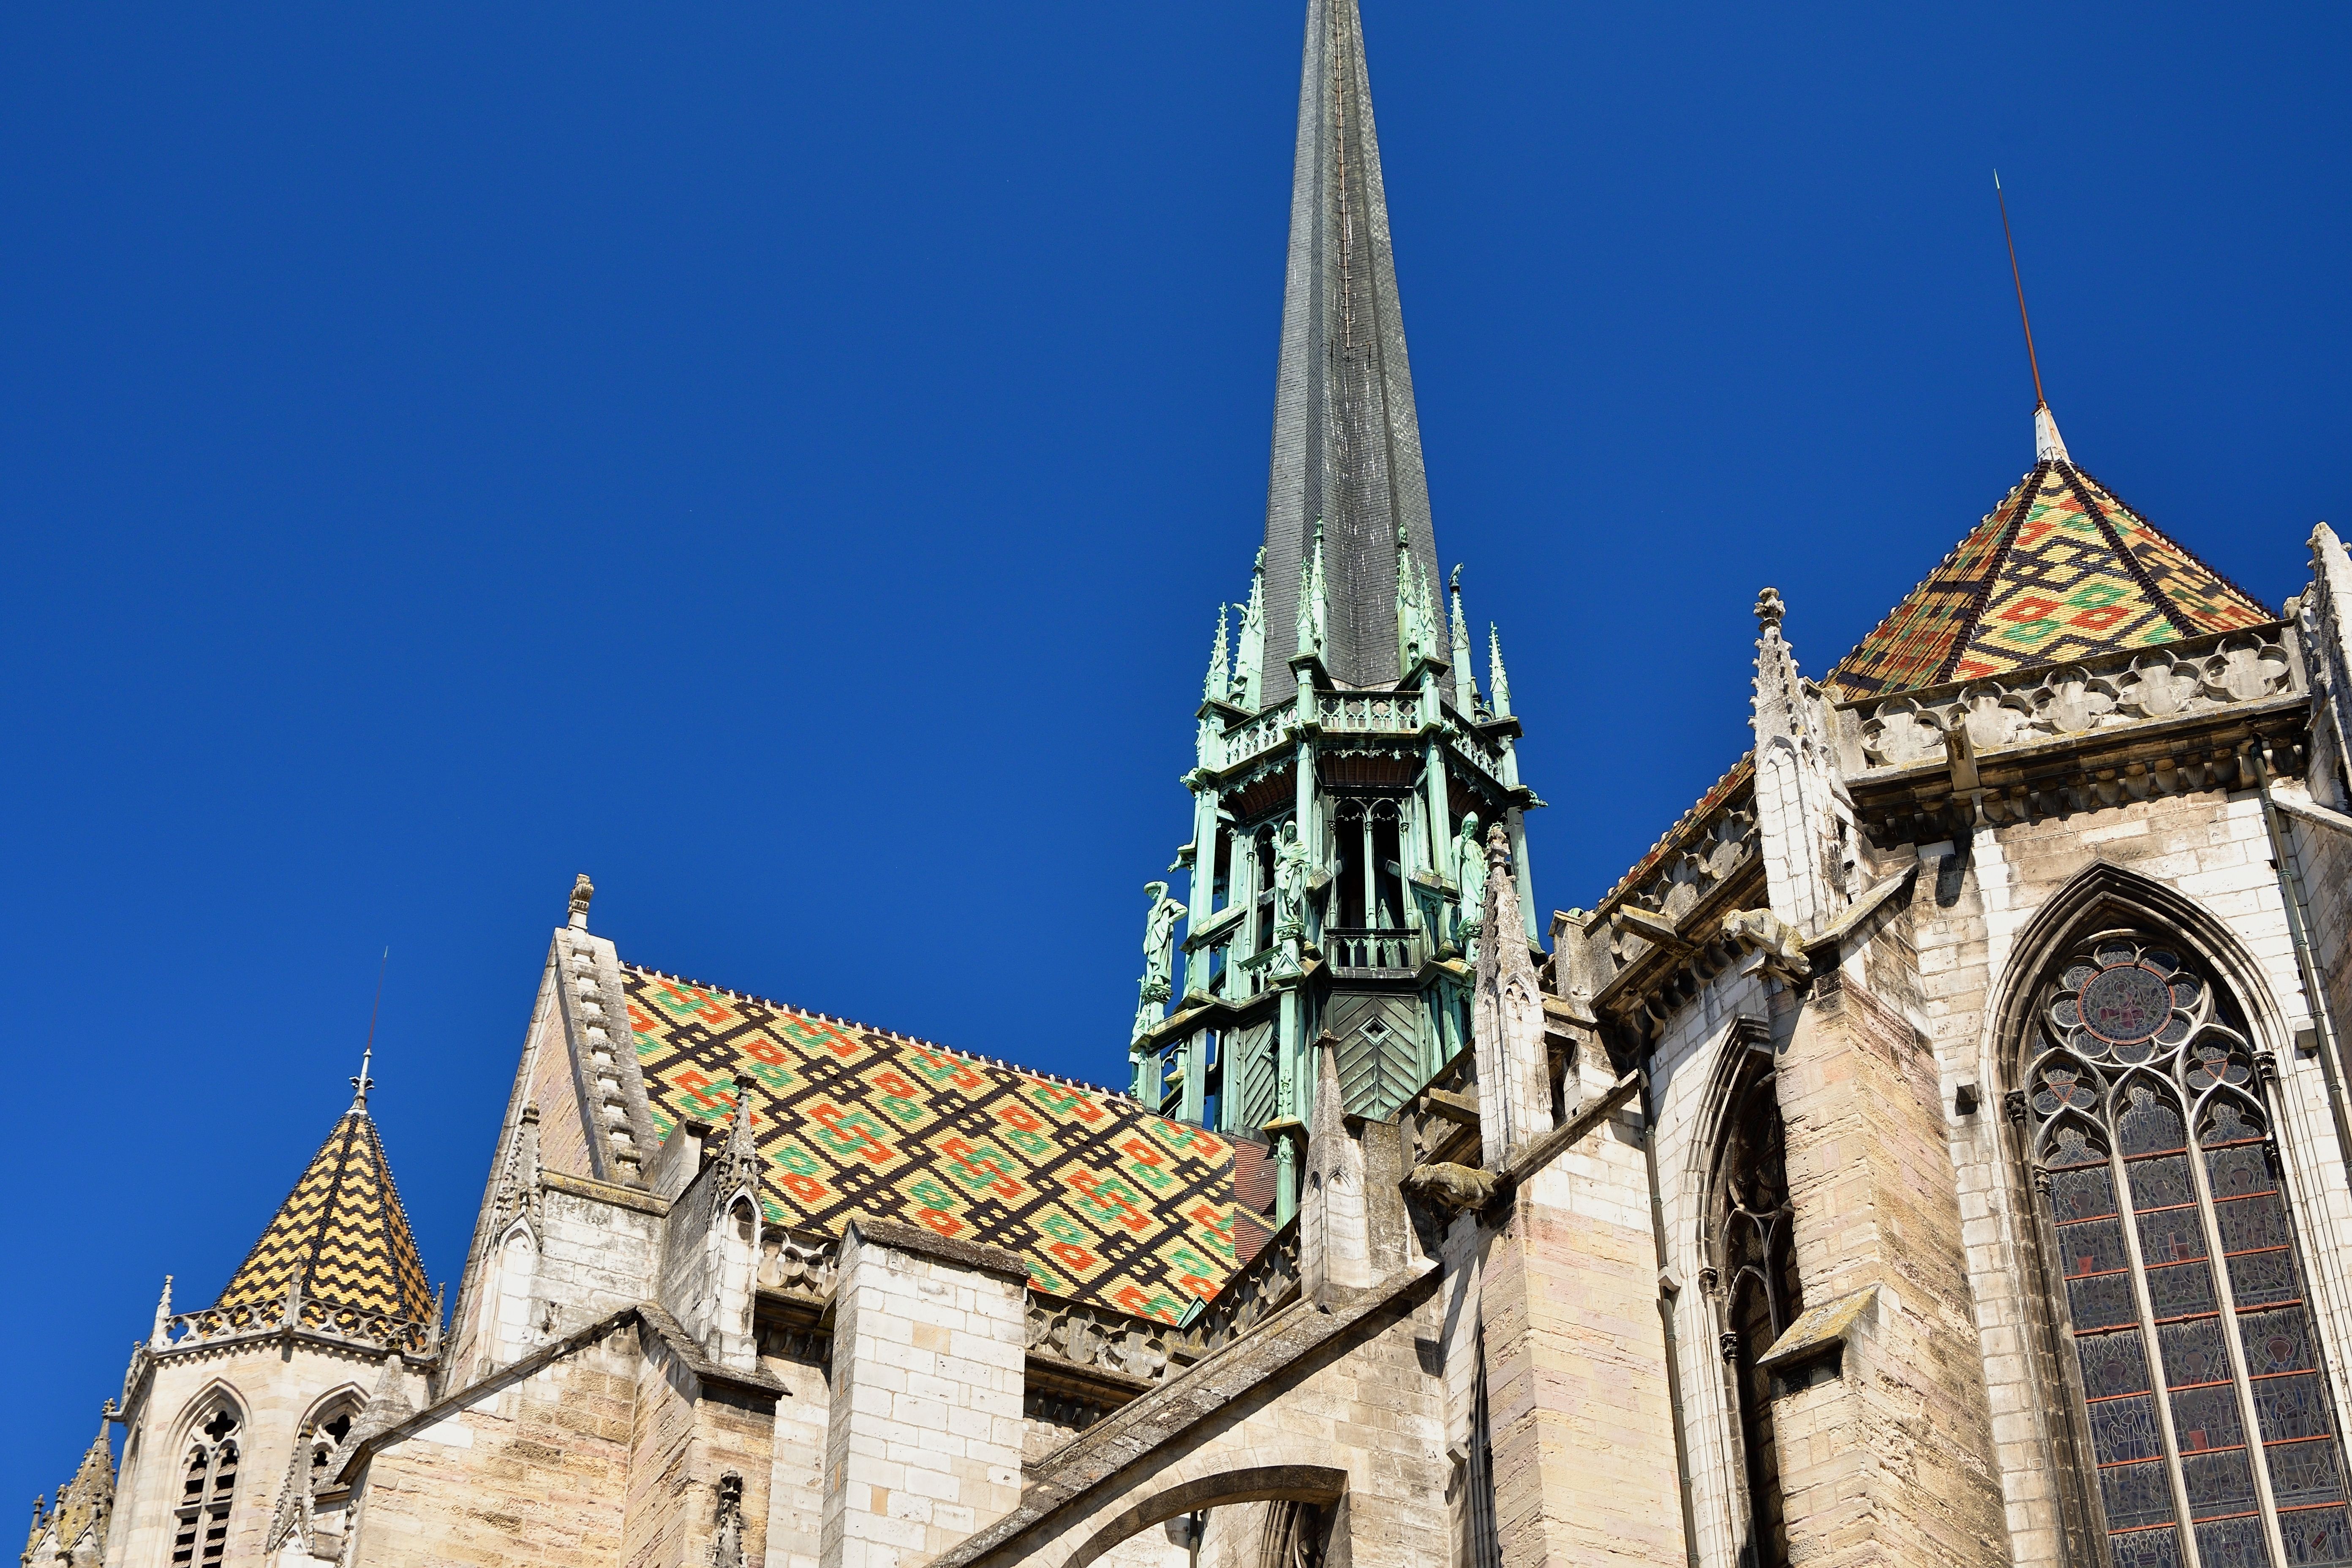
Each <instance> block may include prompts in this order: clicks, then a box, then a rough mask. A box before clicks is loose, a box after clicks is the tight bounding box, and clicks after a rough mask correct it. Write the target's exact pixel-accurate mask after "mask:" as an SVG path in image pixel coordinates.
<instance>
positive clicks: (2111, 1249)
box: [2025, 932, 2352, 1568]
mask: <svg viewBox="0 0 2352 1568" xmlns="http://www.w3.org/2000/svg"><path fill="white" fill-rule="evenodd" d="M2235 1020H2236V1015H2235V1012H2234V1009H2233V1007H2232V1006H2231V1002H2230V999H2229V998H2228V997H2227V996H2226V995H2225V994H2222V993H2221V990H2220V988H2219V987H2218V986H2216V985H2215V984H2213V982H2212V980H2211V978H2210V976H2207V975H2205V974H2202V973H2199V971H2198V970H2197V968H2196V967H2195V966H2194V965H2192V964H2190V963H2189V962H2187V961H2186V960H2185V959H2183V958H2182V957H2181V956H2180V954H2179V952H2178V950H2176V949H2175V948H2173V947H2171V946H2168V945H2167V944H2166V943H2165V942H2162V941H2161V940H2158V939H2155V938H2149V937H2146V936H2143V935H2140V934H2138V933H2135V932H2111V933H2108V934H2105V935H2103V936H2100V937H2098V938H2096V939H2095V940H2094V941H2092V942H2089V943H2087V944H2086V945H2084V947H2083V948H2081V949H2080V950H2079V951H2078V952H2075V953H2074V955H2073V956H2072V957H2070V958H2069V959H2067V960H2066V961H2065V963H2063V965H2062V966H2061V967H2060V969H2059V972H2058V973H2057V974H2056V975H2055V976H2054V977H2053V979H2052V980H2050V981H2049V982H2048V983H2046V984H2045V985H2044V986H2043V989H2042V994H2041V995H2040V997H2039V998H2038V1000H2037V1006H2036V1010H2035V1013H2034V1019H2033V1024H2032V1036H2031V1037H2030V1040H2029V1044H2028V1048H2027V1056H2028V1060H2029V1066H2028V1068H2027V1081H2026V1090H2025V1092H2026V1100H2027V1105H2028V1118H2029V1125H2030V1126H2031V1129H2032V1151H2033V1160H2034V1185H2035V1187H2036V1188H2037V1189H2038V1190H2039V1192H2040V1194H2041V1202H2042V1207H2043V1210H2044V1217H2045V1218H2046V1219H2047V1221H2048V1222H2049V1226H2050V1230H2049V1235H2050V1237H2052V1238H2053V1240H2054V1242H2055V1246H2054V1247H2053V1248H2052V1259H2053V1269H2052V1271H2053V1274H2054V1275H2055V1276H2056V1277H2057V1279H2058V1280H2059V1281H2060V1282H2062V1283H2063V1295H2064V1299H2065V1321H2067V1323H2068V1324H2069V1327H2070V1331H2071V1333H2072V1336H2073V1346H2074V1358H2075V1364H2076V1366H2077V1367H2078V1368H2079V1369H2080V1373H2081V1381H2082V1395H2083V1412H2084V1418H2085V1421H2086V1425H2087V1428H2088V1432H2089V1436H2090V1447H2091V1458H2092V1461H2093V1463H2094V1465H2095V1467H2096V1471H2097V1477H2098V1486H2097V1491H2098V1496H2099V1500H2100V1504H2101V1507H2102V1508H2103V1509H2104V1510H2105V1520H2106V1529H2107V1532H2108V1540H2109V1542H2110V1547H2111V1552H2112V1554H2113V1557H2114V1561H2115V1563H2116V1568H2173V1565H2174V1564H2186V1563H2192V1562H2193V1563H2201V1564H2202V1568H2255V1565H2265V1568H2268V1565H2280V1564H2284V1565H2292V1568H2306V1565H2317V1564H2327V1563H2352V1516H2347V1509H2346V1495H2345V1486H2344V1458H2343V1448H2342V1444H2341V1439H2340V1438H2339V1436H2338V1435H2337V1434H2338V1427H2337V1426H2336V1412H2335V1409H2334V1405H2333V1402H2332V1401H2331V1399H2330V1398H2329V1396H2328V1392H2327V1384H2326V1378H2325V1376H2324V1375H2323V1373H2321V1371H2320V1367H2319V1361H2318V1357H2317V1353H2316V1352H2317V1347H2318V1336H2317V1335H2316V1333H2315V1331H2314V1328H2313V1323H2312V1318H2311V1310H2310V1308H2309V1306H2308V1304H2307V1302H2306V1300H2305V1289H2304V1283H2303V1280H2304V1275H2303V1269H2302V1267H2301V1265H2300V1264H2299V1263H2298V1261H2297V1259H2296V1257H2295V1242H2294V1226H2293V1223H2292V1221H2291V1220H2290V1219H2289V1217H2288V1214H2287V1208H2286V1202H2285V1198H2284V1193H2283V1192H2282V1190H2281V1184H2280V1180H2279V1171H2280V1165H2279V1159H2278V1150H2277V1146H2276V1144H2275V1143H2274V1142H2273V1139H2272V1136H2271V1127H2272V1121H2271V1111H2270V1108H2269V1107H2268V1105H2267V1104H2266V1103H2265V1097H2264V1093H2263V1084H2262V1082H2261V1081H2260V1075H2259V1074H2258V1073H2257V1071H2256V1062H2255V1059H2254V1055H2253V1052H2252V1050H2251V1049H2250V1047H2248V1046H2247V1043H2246V1037H2245V1036H2244V1034H2243V1033H2242V1030H2241V1029H2239V1028H2238V1027H2237V1026H2235ZM2184 1522H2186V1523H2187V1525H2188V1526H2189V1540H2193V1542H2194V1546H2195V1556H2194V1558H2192V1557H2191V1556H2190V1555H2189V1550H2188V1546H2189V1541H2188V1540H2184V1538H2183V1535H2182V1531H2181V1526H2182V1524H2183V1523H2184Z"/></svg>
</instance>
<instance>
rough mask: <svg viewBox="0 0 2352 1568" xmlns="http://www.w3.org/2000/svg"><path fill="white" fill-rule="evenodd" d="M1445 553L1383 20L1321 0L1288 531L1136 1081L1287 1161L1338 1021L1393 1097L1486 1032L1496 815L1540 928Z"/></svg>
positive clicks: (1198, 803)
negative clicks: (1483, 948)
mask: <svg viewBox="0 0 2352 1568" xmlns="http://www.w3.org/2000/svg"><path fill="white" fill-rule="evenodd" d="M1437 581H1438V557H1437V543H1436V536H1435V533H1434V531H1433V529H1432V527H1431V523H1430V510H1429V486H1428V481H1427V479H1425V477H1424V476H1423V470H1422V458H1421V430H1420V426H1419V423H1418V421H1417V420H1416V419H1415V418H1414V416H1413V402H1412V372H1411V370H1410V369H1409V367H1408V365H1407V363H1406V360H1405V346H1404V323H1403V319H1402V315H1401V314H1400V312H1399V310H1398V305H1397V288H1396V268H1395V263H1394V259H1393V257H1392V255H1391V249H1390V244H1389V218H1388V204H1387V201H1386V199H1385V197H1384V195H1383V194H1382V190H1381V160H1380V143H1379V140H1378V138H1377V137H1376V135H1375V134H1374V132H1373V127H1372V106H1371V94H1370V83H1369V80H1368V79H1367V77H1366V74H1365V67H1364V43H1363V32H1362V23H1361V19H1360V16H1359V15H1358V12H1357V6H1356V0H1310V3H1309V5H1308V6H1307V48H1306V61H1305V66H1304V69H1303V70H1302V72H1301V79H1300V83H1299V94H1298V150H1297V163H1296V166H1295V173H1294V184H1293V187H1292V193H1291V208H1290V255H1289V266H1288V268H1287V273H1286V287H1285V295H1284V300H1283V310H1282V354H1281V363H1280V367H1279V370H1278V372H1277V374H1276V381H1275V410H1274V456H1273V463H1272V472H1271V475H1270V478H1269V479H1268V482H1267V485H1266V505H1265V543H1264V545H1263V547H1262V548H1261V549H1260V550H1259V551H1258V553H1257V561H1256V565H1255V570H1254V572H1253V573H1252V574H1251V579H1250V587H1249V597H1248V600H1247V602H1246V603H1244V604H1243V605H1238V606H1236V607H1238V608H1239V610H1240V612H1241V614H1240V620H1239V625H1238V627H1237V628H1234V627H1232V626H1230V616H1229V613H1228V610H1227V608H1226V607H1223V606H1221V607H1220V608H1219V610H1218V612H1217V616H1216V631H1215V640H1214V642H1213V645H1212V650H1211V654H1210V659H1209V673H1208V679H1207V682H1206V688H1205V690H1204V691H1203V693H1202V702H1201V707H1200V710H1199V721H1200V728H1199V742H1198V746H1199V750H1198V760H1197V763H1196V765H1195V766H1194V767H1193V769H1192V772H1190V773H1187V774H1185V776H1184V780H1183V782H1184V784H1185V785H1186V787H1187V788H1189V789H1190V790H1191V791H1192V801H1193V813H1192V824H1193V826H1192V842H1191V843H1189V844H1187V845H1186V846H1184V847H1183V848H1182V849H1181V850H1180V851H1179V852H1178V855H1177V866H1178V868H1182V869H1185V870H1187V871H1189V872H1190V873H1191V889H1190V895H1191V896H1190V898H1189V899H1188V900H1184V901H1182V902H1181V903H1180V902H1179V901H1178V900H1175V899H1173V898H1171V897H1170V896H1169V894H1168V889H1167V888H1166V886H1165V885H1164V884H1160V883H1154V884H1152V885H1151V887H1150V889H1149V896H1150V900H1151V912H1150V916H1149V923H1148V924H1147V926H1146V930H1145V938H1144V950H1145V966H1144V975H1143V984H1142V987H1141V994H1140V1000H1139V1005H1138V1008H1137V1013H1136V1019H1135V1026H1134V1030H1133V1034H1132V1037H1131V1045H1130V1047H1129V1055H1130V1058H1131V1063H1132V1068H1133V1073H1134V1080H1133V1092H1134V1094H1135V1096H1136V1098H1138V1099H1139V1100H1142V1101H1144V1102H1145V1103H1146V1104H1149V1105H1154V1106H1158V1107H1160V1108H1161V1109H1162V1110H1164V1111H1165V1112H1166V1113H1167V1114H1169V1115H1171V1116H1176V1117H1180V1118H1181V1119H1182V1120H1185V1121H1192V1122H1196V1123H1200V1124H1202V1125H1205V1126H1208V1127H1211V1128H1213V1129H1214V1130H1216V1131H1221V1132H1227V1133H1234V1134H1241V1135H1247V1136H1253V1137H1266V1138H1269V1139H1270V1140H1271V1141H1272V1143H1273V1151H1272V1152H1273V1153H1274V1155H1275V1157H1276V1160H1277V1162H1279V1163H1281V1164H1282V1165H1283V1166H1284V1167H1285V1171H1286V1176H1287V1173H1288V1172H1289V1171H1290V1170H1291V1169H1294V1168H1295V1166H1294V1163H1293V1162H1294V1160H1295V1156H1296V1154H1297V1147H1296V1145H1297V1140H1298V1135H1299V1134H1300V1133H1301V1131H1303V1127H1302V1124H1303V1123H1304V1122H1305V1121H1306V1120H1307V1114H1308V1112H1309V1110H1311V1109H1312V1107H1311V1104H1310V1101H1311V1100H1312V1097H1313V1095H1314V1084H1315V1074H1314V1072H1313V1070H1312V1068H1311V1067H1310V1065H1309V1064H1310V1059H1311V1058H1310V1057H1309V1047H1311V1046H1312V1045H1313V1043H1314V1042H1315V1041H1316V1040H1318V1039H1319V1038H1320V1037H1322V1036H1324V1035H1326V1034H1328V1035H1330V1036H1331V1037H1333V1039H1334V1040H1335V1041H1336V1042H1337V1044H1338V1056H1339V1068H1340V1077H1341V1087H1342V1091H1343V1092H1344V1093H1345V1095H1346V1097H1347V1100H1348V1109H1349V1110H1350V1111H1352V1112H1355V1113H1358V1114H1361V1115H1366V1116H1376V1117H1377V1116H1385V1115H1387V1114H1389V1113H1390V1112H1391V1111H1392V1110H1395V1108H1396V1107H1397V1106H1398V1105H1399V1104H1401V1103H1402V1101H1403V1100H1405V1099H1406V1098H1407V1097H1409V1096H1410V1095H1411V1094H1412V1093H1413V1091H1414V1090H1416V1089H1419V1088H1420V1087H1421V1085H1422V1084H1423V1083H1424V1082H1425V1081H1426V1080H1427V1079H1429V1077H1430V1076H1431V1075H1432V1074H1433V1072H1435V1071H1436V1070H1437V1069H1438V1068H1440V1067H1442V1066H1443V1065H1444V1063H1445V1062H1446V1061H1448V1060H1449V1059H1450V1058H1452V1057H1454V1055H1455V1054H1456V1053H1457V1052H1459V1051H1461V1050H1462V1049H1463V1048H1464V1047H1465V1045H1466V1044H1467V1039H1468V1024H1467V1004H1466V998H1467V995H1468V989H1469V983H1470V974H1471V971H1470V963H1471V961H1472V960H1473V959H1474V958H1475V952H1476V946H1477V943H1478V942H1481V941H1483V940H1486V934H1487V933H1484V932H1482V931H1479V929H1478V926H1479V913H1480V910H1481V909H1482V907H1483V893H1484V881H1485V875H1486V871H1485V865H1486V862H1485V858H1484V857H1483V855H1482V854H1481V853H1479V852H1478V849H1477V846H1479V845H1482V844H1483V842H1484V837H1485V833H1486V827H1487V826H1490V825H1492V824H1494V823H1496V822H1501V823H1502V824H1504V826H1506V827H1507V830H1508V832H1509V835H1510V840H1511V845H1512V849H1513V854H1514V858H1515V864H1516V867H1517V877H1518V879H1519V895H1520V897H1519V904H1520V907H1521V908H1522V909H1523V910H1528V911H1530V912H1529V914H1528V927H1527V929H1526V930H1525V931H1514V932H1509V933H1507V934H1506V935H1505V938H1504V939H1505V940H1509V941H1524V942H1534V941H1535V937H1536V933H1535V928H1534V925H1533V918H1534V917H1533V914H1532V911H1533V910H1534V908H1535V902H1534V899H1533V897H1532V895H1531V892H1530V889H1529V888H1528V857H1527V839H1526V834H1525V832H1524V830H1523V827H1522V822H1521V819H1522V816H1523V814H1524V813H1525V812H1526V811H1527V810H1528V808H1530V807H1532V806H1535V805H1540V804H1541V802H1539V801H1538V800H1537V799H1536V797H1535V795H1533V793H1532V792H1530V791H1529V790H1528V789H1527V788H1526V787H1525V786H1524V785H1522V784H1520V783H1519V775H1518V763H1517V757H1516V755H1515V754H1514V750H1513V746H1514V742H1515V740H1516V738H1517V735H1518V733H1519V727H1518V722H1517V720H1515V719H1513V718H1512V717H1511V708H1510V698H1509V690H1510V689H1509V686H1508V684H1507V682H1506V680H1505V679H1504V675H1503V663H1502V653H1501V646H1500V643H1499V640H1498V639H1496V637H1495V636H1494V634H1493V633H1492V631H1491V629H1490V631H1489V634H1488V637H1487V638H1486V644H1487V648H1488V667H1487V690H1486V693H1484V694H1482V693H1481V692H1480V691H1479V690H1478V688H1477V683H1476V681H1475V679H1474V678H1473V674H1472V669H1471V658H1470V649H1471V643H1472V638H1471V635H1470V631H1469V628H1468V626H1467V625H1466V624H1465V621H1464V619H1463V613H1462V595H1461V568H1459V567H1456V568H1455V569H1454V576H1453V579H1452V580H1451V582H1450V584H1449V588H1450V590H1451V591H1450V594H1449V595H1448V596H1449V599H1450V603H1449V604H1447V605H1440V603H1439V598H1438V594H1437V590H1436V584H1437ZM1180 922H1181V925H1182V928H1183V934H1182V937H1181V942H1179V939H1178V937H1177V935H1176V928H1177V926H1178V925H1179V923H1180ZM1180 947H1181V954H1182V972H1181V987H1180V985H1179V984H1178V982H1177V979H1176V964H1175V959H1176V955H1177V952H1178V950H1179V948H1180ZM1294 1190H1295V1188H1294V1185H1293V1184H1292V1183H1291V1182H1290V1181H1289V1180H1287V1179H1286V1180H1285V1182H1284V1193H1285V1198H1284V1210H1285V1214H1286V1213H1287V1210H1288V1207H1289V1203H1290V1194H1291V1193H1292V1192H1293V1191H1294Z"/></svg>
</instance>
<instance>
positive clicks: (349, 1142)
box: [217, 1104, 433, 1323]
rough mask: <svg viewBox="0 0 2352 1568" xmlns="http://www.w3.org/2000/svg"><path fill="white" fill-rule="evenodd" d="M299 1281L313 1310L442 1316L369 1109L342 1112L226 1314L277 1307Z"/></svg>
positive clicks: (257, 1246) (223, 1304)
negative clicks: (316, 1304) (324, 1306)
mask: <svg viewBox="0 0 2352 1568" xmlns="http://www.w3.org/2000/svg"><path fill="white" fill-rule="evenodd" d="M297 1279H299V1280H300V1281H301V1285H302V1295H303V1299H304V1300H311V1301H322V1302H325V1303H328V1304H329V1305H331V1306H337V1307H353V1308H356V1309H358V1310H361V1311H362V1312H381V1313H383V1314H384V1315H386V1316H388V1317H392V1318H394V1319H398V1320H401V1321H406V1322H412V1323H421V1322H425V1321H430V1320H431V1318H432V1316H433V1292H432V1289H431V1288H430V1287H429V1286H428V1285H427V1284H426V1283H425V1265H424V1263H423V1262H422V1261H421V1260H420V1259H419V1258H418V1257H417V1254H416V1238H415V1236H414V1235H412V1234H411V1233H410V1231H409V1228H408V1215H407V1214H406V1212H405V1211H404V1210H403V1209H402V1208H401V1206H400V1193H399V1191H398V1189H396V1188H395V1187H394V1185H393V1184H392V1165H391V1163H390V1162H388V1161H387V1160H385V1158H384V1154H383V1139H382V1138H380V1137H379V1136H378V1135H377V1133H376V1126H375V1119H374V1118H373V1117H371V1116H370V1115H368V1113H367V1108H366V1107H365V1106H364V1105H359V1104H354V1105H353V1106H352V1108H351V1109H350V1110H346V1111H345V1112H343V1115H342V1119H341V1121H337V1122H336V1123H335V1130H334V1131H332V1132H330V1133H328V1134H327V1141H326V1142H324V1143H322V1144H320V1146H319V1152H318V1153H316V1154H315V1155H313V1156H311V1159H310V1168H309V1169H308V1170H306V1171H304V1172H303V1173H302V1179H301V1180H300V1181H299V1182H296V1183H295V1184H294V1190H293V1191H292V1192H290V1193H289V1194H286V1201H285V1202H284V1203H282V1204H280V1205H278V1214H277V1216H276V1217H275V1218H273V1219H271V1220H270V1222H269V1226H268V1229H266V1230H264V1231H263V1232H262V1233H261V1239H260V1240H259V1241H257V1242H255V1243H254V1244H253V1250H252V1251H251V1252H249V1253H247V1254H246V1258H245V1261H244V1262H243V1263H241V1264H239V1265H238V1266H237V1270H236V1273H235V1274H234V1275H232V1276H231V1277H230V1279H229V1282H228V1284H227V1286H226V1288H225V1289H223V1290H222V1291H221V1294H220V1300H219V1302H218V1303H217V1305H218V1306H219V1307H220V1308H222V1309H226V1308H231V1307H274V1306H277V1305H278V1304H280V1303H282V1302H283V1301H284V1300H286V1294H287V1290H288V1289H289V1287H290V1286H292V1285H293V1284H294V1282H295V1281H296V1280H297Z"/></svg>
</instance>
